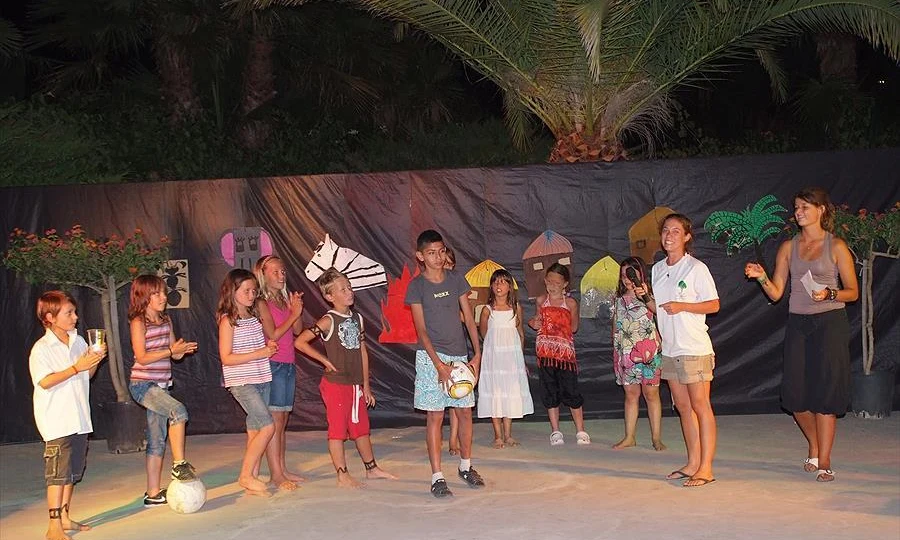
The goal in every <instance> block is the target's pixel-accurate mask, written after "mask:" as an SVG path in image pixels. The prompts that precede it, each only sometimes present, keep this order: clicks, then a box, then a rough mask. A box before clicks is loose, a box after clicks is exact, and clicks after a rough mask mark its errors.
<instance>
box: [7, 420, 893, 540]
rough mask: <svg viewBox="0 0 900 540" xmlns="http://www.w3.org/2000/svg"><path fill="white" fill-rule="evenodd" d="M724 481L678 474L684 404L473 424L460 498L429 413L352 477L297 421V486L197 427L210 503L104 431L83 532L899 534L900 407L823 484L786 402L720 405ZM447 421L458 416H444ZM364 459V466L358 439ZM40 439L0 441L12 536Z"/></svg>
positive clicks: (842, 448) (847, 434) (278, 537)
mask: <svg viewBox="0 0 900 540" xmlns="http://www.w3.org/2000/svg"><path fill="white" fill-rule="evenodd" d="M718 425H719V449H718V454H717V457H716V476H717V479H718V480H717V482H715V483H714V484H711V485H708V486H705V487H701V488H691V489H688V488H683V487H681V483H680V482H675V481H666V480H665V479H664V475H665V474H666V473H668V472H669V471H671V470H673V469H675V468H678V467H680V466H681V465H682V464H683V459H684V446H683V443H682V442H681V435H680V430H679V427H678V422H677V419H676V418H664V419H663V429H664V433H663V438H664V441H665V443H666V444H667V445H668V446H669V449H668V450H666V451H664V452H655V451H653V449H652V448H650V447H649V429H648V426H647V422H646V419H645V418H641V420H640V424H639V426H638V435H639V441H638V443H639V444H638V447H636V448H631V449H627V450H621V451H614V450H612V449H610V445H611V444H612V443H614V442H615V441H617V440H618V439H619V438H620V437H621V429H622V423H621V421H618V420H594V421H589V422H587V428H588V431H589V432H590V434H591V437H592V438H593V444H592V445H591V446H584V447H582V446H576V445H575V436H574V429H573V427H572V424H571V422H567V423H566V424H565V425H564V429H563V431H564V433H565V434H566V444H565V446H561V447H552V448H551V447H550V446H549V445H548V443H547V436H548V431H549V430H548V426H547V424H545V423H525V422H519V423H516V424H514V428H513V431H514V435H515V436H516V437H517V438H518V439H519V441H520V442H521V443H522V446H521V447H518V448H506V449H502V450H495V449H493V448H492V447H491V443H492V441H493V432H492V430H491V427H490V424H483V423H479V424H476V426H475V450H474V458H473V462H474V464H475V466H476V468H477V469H478V470H479V472H481V473H482V475H483V476H484V478H485V480H486V482H487V487H486V488H484V489H481V490H471V489H468V488H466V487H464V485H463V484H462V482H461V480H459V479H458V478H457V477H456V475H455V472H454V471H455V469H456V465H457V463H458V460H457V459H456V458H452V457H450V456H449V455H448V454H447V452H446V443H445V449H444V453H443V455H444V456H445V461H444V474H445V475H446V476H447V478H448V483H449V485H450V488H451V489H452V490H453V491H454V493H455V497H453V498H452V499H446V500H437V499H434V498H433V497H432V496H431V495H430V493H429V491H428V490H429V482H430V477H431V473H430V469H429V466H428V460H427V457H426V454H425V441H424V427H411V428H405V429H382V430H376V431H375V432H374V433H373V442H374V445H375V453H376V457H377V458H378V462H379V464H380V465H381V466H382V467H383V468H384V469H386V470H388V471H390V472H393V473H394V474H396V475H398V476H400V477H401V479H400V480H397V481H385V480H378V481H371V482H369V483H368V485H367V486H366V487H365V488H363V489H360V490H344V489H339V488H338V487H336V485H335V481H334V470H333V468H332V466H331V462H330V460H329V457H328V452H327V449H326V441H325V434H324V433H323V432H304V433H289V434H288V463H289V466H290V467H291V468H292V469H293V470H294V471H296V472H300V473H301V474H303V475H304V476H306V478H307V482H305V483H304V484H303V487H301V488H300V489H298V490H296V491H294V492H281V493H275V492H274V490H273V496H272V497H270V498H261V497H255V496H248V495H244V494H243V492H242V490H241V489H239V488H238V486H237V484H236V482H235V478H236V475H237V471H238V467H239V463H240V458H241V454H242V451H243V446H244V441H245V439H244V436H243V435H242V434H232V435H201V436H191V437H189V438H188V448H187V454H188V458H189V459H190V461H191V462H192V463H193V464H194V465H195V466H196V467H197V469H198V472H199V473H200V474H201V475H202V478H203V480H204V482H205V483H206V485H207V487H208V489H209V493H208V500H207V502H206V505H205V506H204V507H203V508H202V509H201V510H200V511H199V512H197V513H195V514H189V515H181V514H176V513H175V512H173V511H171V510H170V509H169V508H168V507H167V506H163V507H158V508H148V509H145V508H143V506H142V504H141V495H142V494H143V491H144V489H145V487H144V457H143V454H127V455H112V454H109V453H108V452H107V451H106V442H105V441H94V442H92V443H91V450H90V453H89V456H88V466H87V472H86V474H85V478H84V481H83V482H81V483H80V484H79V485H78V486H77V488H76V490H75V498H74V504H73V518H75V519H80V520H81V521H84V522H86V523H89V524H91V525H93V527H94V529H93V530H91V531H87V532H81V533H73V535H72V536H73V537H74V538H75V539H77V540H131V539H134V540H145V539H146V540H160V539H182V538H184V539H196V540H206V539H209V540H212V539H216V540H222V539H253V540H282V539H285V540H287V539H291V540H294V539H305V538H311V539H312V538H315V539H344V538H353V537H357V538H365V539H366V540H382V539H383V540H396V539H416V540H420V539H452V538H472V539H517V540H521V539H531V538H534V539H541V540H549V539H562V538H565V539H606V538H610V539H611V538H627V539H629V540H640V539H648V540H649V539H652V540H658V539H660V538H670V539H681V538H684V539H692V540H700V539H716V540H722V539H727V540H737V539H744V538H747V539H749V538H753V539H758V538H778V539H816V540H825V539H852V540H862V539H896V538H900V415H897V414H895V415H894V416H892V417H891V418H888V419H885V420H882V421H872V420H861V419H857V418H852V417H848V418H844V419H841V420H839V421H838V438H837V443H836V445H835V451H834V459H833V463H834V469H835V471H836V477H837V479H836V481H835V482H832V483H830V484H823V483H817V482H815V480H814V475H813V474H808V473H805V472H803V470H802V461H803V458H805V457H806V445H805V442H804V441H803V438H802V435H801V434H800V432H799V430H798V429H797V428H796V427H795V426H794V424H793V422H792V420H791V418H790V417H788V416H785V415H758V416H722V417H719V418H718ZM445 433H446V428H445ZM346 449H347V452H348V463H349V464H350V467H349V468H350V472H351V474H353V475H355V476H356V477H357V478H361V477H363V476H364V470H363V466H362V463H361V462H360V460H359V458H358V456H357V454H356V451H355V448H353V446H352V444H350V443H347V445H346ZM41 451H42V447H41V445H40V444H22V445H6V446H2V447H0V538H2V539H3V540H7V539H8V540H20V539H31V538H34V539H37V538H43V533H44V531H45V529H46V524H47V519H46V516H47V511H46V503H45V501H44V496H45V490H44V487H43V483H42V481H41V478H42V460H41Z"/></svg>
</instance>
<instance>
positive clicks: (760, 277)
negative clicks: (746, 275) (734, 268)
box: [756, 274, 769, 287]
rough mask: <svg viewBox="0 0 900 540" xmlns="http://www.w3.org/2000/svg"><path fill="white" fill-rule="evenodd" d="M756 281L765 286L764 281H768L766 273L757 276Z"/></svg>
mask: <svg viewBox="0 0 900 540" xmlns="http://www.w3.org/2000/svg"><path fill="white" fill-rule="evenodd" d="M756 281H757V283H759V284H760V285H762V286H763V287H765V286H766V283H768V282H769V278H767V277H766V275H765V274H763V275H761V276H759V277H758V278H756Z"/></svg>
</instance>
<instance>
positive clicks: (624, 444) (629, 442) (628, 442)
mask: <svg viewBox="0 0 900 540" xmlns="http://www.w3.org/2000/svg"><path fill="white" fill-rule="evenodd" d="M635 444H636V443H635V441H634V438H629V437H625V438H624V439H622V440H621V441H619V442H617V443H616V444H614V445H612V448H613V450H621V449H623V448H631V447H632V446H634V445H635Z"/></svg>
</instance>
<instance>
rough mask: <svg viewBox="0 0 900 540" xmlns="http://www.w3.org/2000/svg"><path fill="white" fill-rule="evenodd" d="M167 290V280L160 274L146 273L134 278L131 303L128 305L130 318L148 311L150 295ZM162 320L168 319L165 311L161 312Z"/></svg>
mask: <svg viewBox="0 0 900 540" xmlns="http://www.w3.org/2000/svg"><path fill="white" fill-rule="evenodd" d="M165 290H166V282H165V281H164V280H163V278H161V277H159V276H154V275H151V274H145V275H143V276H138V277H136V278H134V281H132V282H131V303H130V304H129V305H128V320H129V321H130V320H132V319H136V318H137V317H143V316H145V315H146V313H147V305H149V304H150V297H151V296H153V295H154V294H156V293H158V292H159V291H165ZM159 316H160V317H161V318H162V320H164V321H165V320H166V319H168V316H167V315H166V314H165V313H160V314H159Z"/></svg>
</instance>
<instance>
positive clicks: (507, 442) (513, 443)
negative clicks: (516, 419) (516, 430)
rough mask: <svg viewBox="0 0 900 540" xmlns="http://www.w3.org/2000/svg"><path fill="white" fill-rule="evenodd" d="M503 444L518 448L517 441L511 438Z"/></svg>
mask: <svg viewBox="0 0 900 540" xmlns="http://www.w3.org/2000/svg"><path fill="white" fill-rule="evenodd" d="M503 444H505V445H506V446H519V441H517V440H515V439H513V438H512V437H507V438H506V440H505V441H503Z"/></svg>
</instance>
